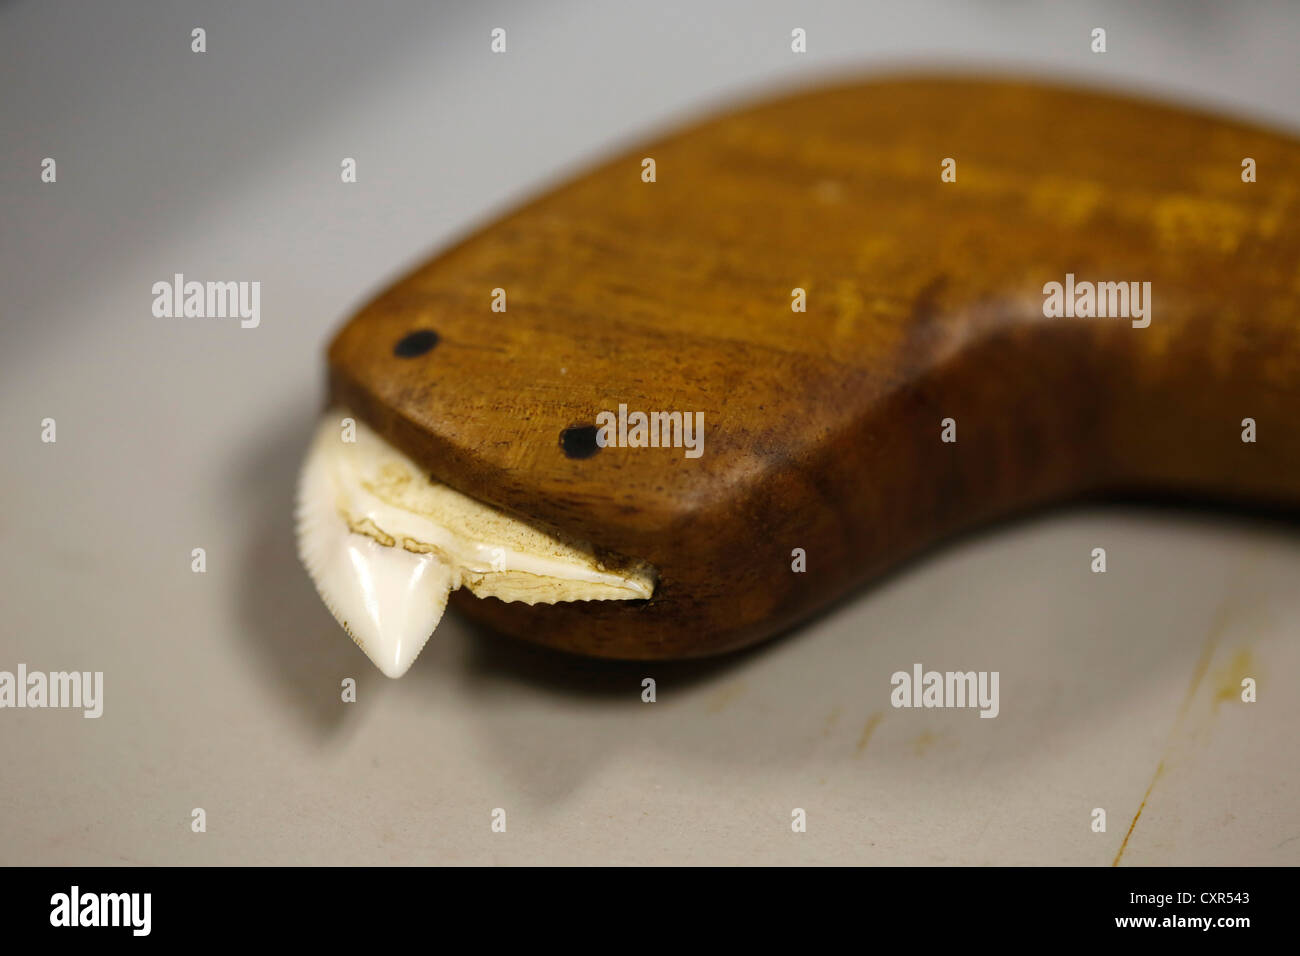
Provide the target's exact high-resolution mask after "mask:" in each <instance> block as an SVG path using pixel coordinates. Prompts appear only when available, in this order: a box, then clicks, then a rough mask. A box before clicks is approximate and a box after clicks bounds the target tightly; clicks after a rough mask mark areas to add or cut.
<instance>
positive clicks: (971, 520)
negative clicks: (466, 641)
mask: <svg viewBox="0 0 1300 956" xmlns="http://www.w3.org/2000/svg"><path fill="white" fill-rule="evenodd" d="M646 156H649V157H653V158H654V159H655V161H656V165H657V182H654V183H643V182H642V181H641V159H642V157H646ZM1247 156H1249V157H1253V158H1254V159H1255V160H1256V162H1257V164H1258V176H1259V182H1257V183H1255V184H1246V183H1243V182H1242V181H1241V162H1242V159H1243V157H1247ZM945 157H953V158H955V159H956V160H957V181H956V182H955V183H943V182H941V181H940V163H941V161H942V160H943V159H944V158H945ZM1298 219H1300V144H1297V143H1296V142H1295V141H1294V140H1291V139H1288V138H1285V137H1282V136H1279V135H1277V134H1274V133H1271V132H1268V131H1265V130H1262V129H1259V128H1254V127H1251V126H1246V125H1237V124H1234V123H1229V122H1225V121H1223V120H1220V119H1216V118H1210V117H1207V116H1202V115H1198V114H1194V113H1189V112H1185V111H1182V110H1177V109H1171V108H1165V107H1161V106H1157V105H1152V104H1147V103H1139V102H1135V101H1129V100H1122V99H1116V98H1111V97H1108V96H1101V95H1095V94H1090V93H1083V92H1077V91H1069V90H1063V89H1056V88H1051V87H1044V86H1038V85H1029V84H1024V83H1016V82H975V81H972V80H969V79H931V78H908V79H901V80H897V81H890V82H871V83H865V84H861V85H850V86H844V87H839V88H835V89H830V90H824V91H819V92H813V93H805V94H800V95H796V96H793V97H791V98H788V99H783V100H780V101H777V102H772V103H767V104H763V105H759V106H756V107H753V108H748V109H743V110H741V111H739V112H735V113H732V114H729V115H726V116H723V117H721V118H719V119H716V120H714V121H711V122H707V123H704V124H702V125H698V126H696V127H694V128H691V129H688V130H686V131H684V132H682V133H680V134H678V135H674V136H672V137H670V138H668V139H666V140H663V141H661V142H658V143H654V144H652V145H649V146H646V147H644V148H641V149H638V150H636V151H634V152H632V153H630V154H628V155H626V156H624V157H623V158H621V159H619V160H616V161H614V162H612V163H609V164H607V165H605V166H603V167H601V168H600V169H597V170H596V171H594V172H592V173H591V174H589V175H586V176H584V177H582V178H580V179H578V180H577V181H575V182H573V183H571V184H569V185H567V186H564V187H563V188H561V189H558V190H556V191H554V192H552V193H549V194H548V195H545V196H543V197H542V198H541V199H539V200H537V201H536V202H533V203H531V204H530V205H528V206H526V207H524V208H522V209H520V210H519V211H518V212H516V213H514V214H512V215H510V216H508V217H507V218H505V219H503V220H501V221H500V222H498V223H496V224H494V225H493V226H491V227H490V228H488V229H486V230H484V231H483V232H481V233H480V234H478V235H475V236H473V237H471V238H470V239H468V240H466V241H465V242H463V243H462V244H460V245H458V246H456V247H455V248H453V249H451V250H450V251H448V252H445V253H443V254H442V255H440V256H438V257H437V258H435V259H434V260H433V261H431V262H429V263H428V264H427V265H425V266H423V267H422V268H420V269H418V270H417V271H416V272H415V273H413V274H412V275H410V276H409V277H407V278H406V279H404V280H403V281H401V282H400V283H398V284H397V285H395V286H394V287H392V288H391V289H389V290H388V291H386V292H385V293H383V294H382V295H380V296H379V297H378V298H377V299H375V300H374V301H373V302H372V303H371V304H369V305H368V306H367V307H366V308H365V309H363V310H362V311H361V312H360V314H358V315H357V316H356V317H355V318H354V319H353V320H352V321H351V322H350V323H348V325H347V326H346V327H345V328H344V329H343V330H342V331H341V332H340V333H339V335H338V337H337V338H336V340H335V341H334V343H333V345H332V346H331V348H330V352H329V363H330V381H331V392H332V398H333V399H334V400H336V401H340V402H343V403H346V404H347V405H349V406H351V407H352V408H353V409H355V411H356V412H357V413H358V414H359V415H360V416H361V417H362V418H364V419H365V420H366V421H367V422H369V423H370V424H371V425H372V426H374V427H375V428H377V429H378V430H379V431H380V432H381V433H382V434H384V435H385V436H386V437H387V438H389V440H391V441H393V442H394V443H395V444H397V445H398V446H399V447H401V448H402V449H404V450H405V451H406V452H407V453H408V454H410V455H412V456H414V457H415V458H416V459H417V460H419V461H420V462H421V463H422V464H424V465H425V466H426V467H427V468H428V469H429V472H430V473H431V474H432V475H433V476H435V477H436V478H438V479H439V480H442V481H445V482H447V483H448V484H450V485H452V486H454V487H456V488H459V489H461V490H462V491H465V492H468V493H470V494H472V495H475V496H477V497H479V498H481V499H484V500H486V501H489V502H491V503H493V504H495V505H497V506H499V507H501V508H504V509H506V510H507V511H509V512H512V513H514V514H516V515H518V516H520V517H523V518H526V519H528V520H532V521H535V522H537V523H539V524H542V525H544V526H549V527H553V528H558V529H561V530H563V531H566V532H570V533H573V534H576V535H579V536H580V537H583V538H586V539H588V540H590V541H592V542H594V543H596V544H597V545H599V546H600V547H602V548H605V549H608V550H609V551H610V552H611V553H614V554H623V555H633V556H637V557H640V558H644V559H645V560H648V561H650V562H652V563H653V564H654V565H655V566H656V567H657V568H658V569H659V572H660V581H659V585H658V589H657V591H656V593H655V596H654V598H653V599H652V600H650V601H648V602H638V603H635V604H626V603H615V602H605V603H582V604H563V605H555V606H538V607H533V608H529V607H526V606H523V605H506V604H502V603H501V602H498V601H495V600H483V601H480V600H478V599H475V598H472V597H467V596H463V595H462V599H461V600H459V601H458V604H459V606H460V607H461V608H462V610H464V611H466V612H467V613H470V614H473V615H475V616H477V617H480V618H482V619H485V620H487V621H489V622H490V623H491V624H492V625H494V626H496V627H498V628H500V629H503V630H505V631H508V632H510V633H513V634H517V635H519V636H521V637H524V638H527V639H530V640H534V641H539V642H542V643H544V644H548V645H551V646H554V647H558V648H563V649H565V650H570V651H577V652H582V653H588V654H594V655H599V656H610V657H626V658H675V657H689V656H700V655H707V654H714V653H718V652H722V651H726V650H729V649H732V648H737V647H740V646H743V645H746V644H749V643H752V642H754V641H758V640H761V639H764V638H766V637H768V636H771V635H773V634H775V633H777V632H779V631H781V630H783V629H786V628H788V627H790V626H791V625H793V624H795V623H797V622H798V621H800V620H801V619H803V618H805V617H806V616H807V615H808V614H809V613H810V612H812V611H814V610H816V609H818V608H820V607H822V606H824V605H825V604H827V602H829V601H831V600H833V599H834V598H836V597H837V596H840V595H842V594H844V593H846V591H847V590H848V589H850V588H852V587H854V586H855V585H857V584H858V583H860V582H862V581H864V580H866V579H868V578H870V577H871V576H873V575H877V574H879V573H880V572H882V571H883V570H885V569H887V568H888V567H889V566H891V565H893V564H895V563H896V562H898V561H899V560H900V559H902V558H904V557H906V556H908V555H910V554H913V553H915V552H916V551H917V550H918V549H921V548H923V547H925V546H927V545H929V544H931V543H933V542H935V541H937V540H940V539H942V538H943V537H944V536H947V535H950V534H952V533H954V532H957V531H959V530H962V529H966V528H970V527H972V526H976V525H978V524H981V523H984V522H987V521H989V520H991V519H994V518H997V517H999V516H1003V515H1008V514H1010V513H1013V512H1015V511H1017V510H1021V509H1024V508H1028V507H1032V506H1036V505H1040V504H1044V503H1049V502H1053V501H1057V500H1063V499H1067V498H1071V497H1075V496H1079V495H1085V494H1095V493H1102V492H1107V491H1113V490H1134V491H1169V492H1175V493H1179V494H1188V495H1196V496H1210V497H1219V498H1224V499H1233V500H1250V501H1262V502H1264V503H1296V502H1297V500H1300V435H1298V434H1297V429H1298V427H1300V222H1298ZM1067 272H1072V273H1074V274H1075V275H1076V276H1077V277H1078V279H1079V280H1080V281H1082V280H1094V281H1149V282H1151V283H1152V299H1153V312H1152V321H1151V325H1150V327H1149V328H1145V329H1137V328H1133V327H1132V326H1131V325H1130V323H1129V322H1128V321H1126V320H1115V319H1045V318H1044V317H1043V312H1042V308H1043V299H1044V296H1043V292H1042V288H1043V285H1044V283H1046V282H1050V281H1058V282H1059V281H1063V280H1064V277H1065V274H1066V273H1067ZM497 287H501V288H504V289H505V290H506V293H507V296H508V311H507V312H506V313H504V314H501V313H493V312H492V311H490V309H489V304H490V301H491V290H492V289H494V288H497ZM794 287H802V288H804V289H806V290H807V294H808V310H807V312H806V313H802V314H801V313H794V312H792V311H791V308H790V302H791V290H792V289H793V288H794ZM421 328H429V329H433V330H435V331H436V332H437V333H438V336H439V341H438V344H437V345H436V347H434V348H433V349H431V350H430V351H428V352H426V353H424V354H423V355H420V356H418V357H414V358H402V357H398V356H396V355H394V347H395V345H396V343H398V342H399V341H400V340H401V339H402V338H403V337H404V336H406V335H407V334H408V333H410V332H411V331H412V330H415V329H421ZM620 402H622V403H626V404H627V406H628V407H629V409H632V410H636V409H640V410H645V411H670V410H684V411H692V412H694V411H702V412H703V413H704V420H705V428H706V438H705V450H704V454H703V456H702V457H700V458H698V459H688V458H686V457H685V456H684V455H683V453H682V450H681V449H667V448H665V449H653V448H647V449H630V448H604V449H601V450H600V451H599V452H598V453H596V454H595V455H594V456H592V457H590V458H585V459H575V458H570V457H568V456H566V454H565V453H564V451H563V449H562V448H561V443H560V440H559V439H560V435H561V432H562V431H563V430H564V429H566V428H569V427H570V426H575V425H583V424H591V423H593V422H594V420H595V416H596V414H597V413H598V412H600V411H604V410H615V409H617V407H618V405H619V403H620ZM945 417H951V418H954V419H955V420H956V422H957V437H958V441H957V442H956V443H955V444H945V443H942V442H941V441H940V420H941V419H943V418H945ZM1245 417H1252V418H1254V419H1255V420H1256V421H1257V423H1258V433H1259V440H1258V441H1257V442H1256V443H1254V444H1245V443H1243V442H1242V441H1241V437H1240V435H1241V420H1242V419H1243V418H1245ZM794 548H803V549H805V550H806V552H807V565H808V570H807V572H806V573H802V574H798V573H794V572H792V570H791V551H792V549H794ZM1080 561H1081V562H1085V563H1082V564H1081V567H1086V556H1081V558H1080Z"/></svg>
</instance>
